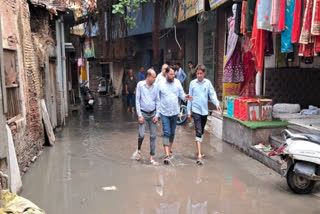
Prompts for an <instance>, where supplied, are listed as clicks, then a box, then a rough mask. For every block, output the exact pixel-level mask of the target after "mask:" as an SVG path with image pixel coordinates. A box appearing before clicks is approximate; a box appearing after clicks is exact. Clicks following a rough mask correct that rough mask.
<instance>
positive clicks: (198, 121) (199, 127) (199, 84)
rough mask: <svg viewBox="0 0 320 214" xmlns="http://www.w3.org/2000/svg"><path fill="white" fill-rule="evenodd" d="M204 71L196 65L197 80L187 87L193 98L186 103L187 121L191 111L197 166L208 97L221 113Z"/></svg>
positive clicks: (214, 92) (205, 121)
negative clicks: (194, 131)
mask: <svg viewBox="0 0 320 214" xmlns="http://www.w3.org/2000/svg"><path fill="white" fill-rule="evenodd" d="M205 70H206V67H205V66H204V65H198V66H197V68H196V75H197V79H195V80H192V81H191V83H190V86H189V94H190V96H192V97H193V101H191V102H188V119H189V121H190V120H191V111H192V117H193V120H194V126H195V130H196V139H195V140H196V144H197V150H198V153H197V154H198V157H197V164H199V165H202V164H203V161H202V158H203V154H202V153H201V142H202V137H203V133H204V127H205V125H206V123H207V116H208V97H210V100H211V101H212V103H213V104H214V105H215V106H216V107H217V109H218V110H219V111H220V112H221V108H220V106H219V100H218V98H217V94H216V91H215V90H214V88H213V86H212V84H211V82H210V80H208V79H205V78H204V77H205Z"/></svg>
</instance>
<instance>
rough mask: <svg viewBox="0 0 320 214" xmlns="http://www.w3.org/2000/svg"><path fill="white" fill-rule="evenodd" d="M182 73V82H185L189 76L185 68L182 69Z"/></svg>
mask: <svg viewBox="0 0 320 214" xmlns="http://www.w3.org/2000/svg"><path fill="white" fill-rule="evenodd" d="M181 75H182V77H181V78H182V82H184V81H185V80H186V78H187V75H186V73H185V72H184V70H182V69H181Z"/></svg>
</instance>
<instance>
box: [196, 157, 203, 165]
mask: <svg viewBox="0 0 320 214" xmlns="http://www.w3.org/2000/svg"><path fill="white" fill-rule="evenodd" d="M196 163H197V164H198V165H199V166H202V165H203V160H202V158H198V159H197V162H196Z"/></svg>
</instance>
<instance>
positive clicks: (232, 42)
mask: <svg viewBox="0 0 320 214" xmlns="http://www.w3.org/2000/svg"><path fill="white" fill-rule="evenodd" d="M228 24H229V35H228V46H227V58H226V64H227V63H228V61H229V60H230V59H231V56H232V55H233V51H234V49H235V48H236V45H237V43H238V38H239V36H238V34H236V33H235V32H234V24H235V19H234V18H233V17H229V18H228Z"/></svg>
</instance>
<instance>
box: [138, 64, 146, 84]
mask: <svg viewBox="0 0 320 214" xmlns="http://www.w3.org/2000/svg"><path fill="white" fill-rule="evenodd" d="M145 79H146V75H145V73H144V67H143V66H140V68H139V73H138V81H142V80H145Z"/></svg>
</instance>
